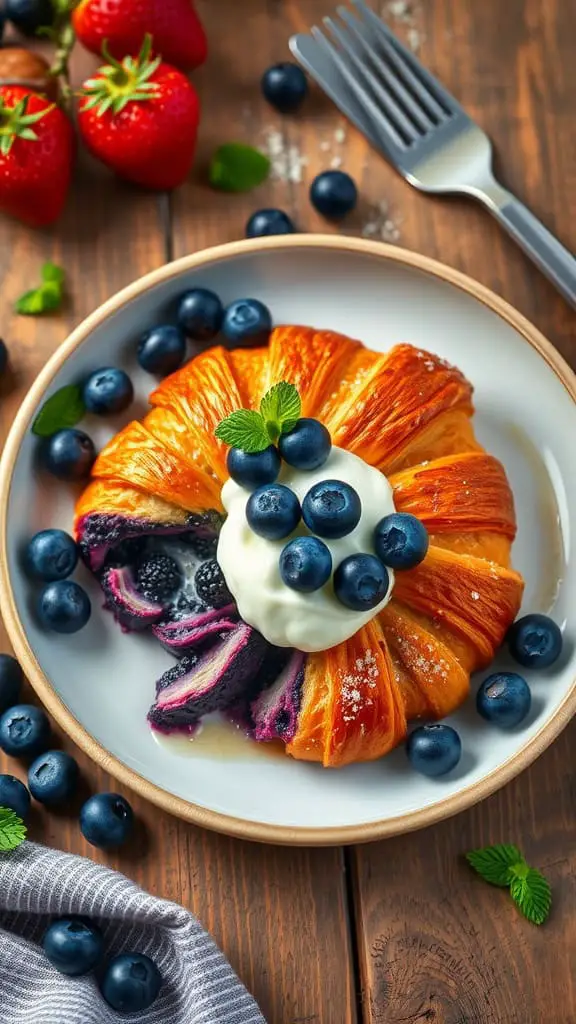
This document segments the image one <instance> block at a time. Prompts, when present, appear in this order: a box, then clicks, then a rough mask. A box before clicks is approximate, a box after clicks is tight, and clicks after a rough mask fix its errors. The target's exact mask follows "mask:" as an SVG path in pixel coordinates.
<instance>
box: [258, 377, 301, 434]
mask: <svg viewBox="0 0 576 1024" xmlns="http://www.w3.org/2000/svg"><path fill="white" fill-rule="evenodd" d="M260 413H261V414H262V416H263V418H264V421H265V423H266V429H267V431H268V435H269V437H270V439H271V440H272V441H276V440H278V437H279V436H280V434H286V433H288V431H289V430H292V429H293V427H294V426H295V425H296V422H297V420H299V419H300V415H301V413H302V402H301V401H300V395H299V394H298V391H297V389H296V388H295V387H294V385H293V384H289V383H288V382H287V381H285V380H281V381H280V382H279V383H278V384H275V385H274V387H272V388H270V390H269V391H268V392H266V394H265V395H264V398H263V399H262V401H261V402H260Z"/></svg>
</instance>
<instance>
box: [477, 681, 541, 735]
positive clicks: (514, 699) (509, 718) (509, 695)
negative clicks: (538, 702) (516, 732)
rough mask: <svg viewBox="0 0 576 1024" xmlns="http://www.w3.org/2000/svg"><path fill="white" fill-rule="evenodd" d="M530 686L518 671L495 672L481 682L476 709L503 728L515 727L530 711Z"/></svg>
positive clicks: (489, 720)
mask: <svg viewBox="0 0 576 1024" xmlns="http://www.w3.org/2000/svg"><path fill="white" fill-rule="evenodd" d="M531 703H532V695H531V693H530V687H529V686H528V683H527V682H526V680H525V679H523V678H522V676H519V675H517V673H516V672H495V673H494V674H493V675H491V676H488V678H487V679H485V680H484V682H483V683H482V684H481V686H480V688H479V690H478V693H477V694H476V709H477V711H478V713H479V714H480V715H482V718H485V719H486V721H487V722H492V723H493V724H494V725H497V726H499V727H500V728H501V729H513V728H514V727H515V726H516V725H519V724H520V722H522V721H523V720H524V719H525V718H526V715H527V714H528V712H529V711H530V705H531Z"/></svg>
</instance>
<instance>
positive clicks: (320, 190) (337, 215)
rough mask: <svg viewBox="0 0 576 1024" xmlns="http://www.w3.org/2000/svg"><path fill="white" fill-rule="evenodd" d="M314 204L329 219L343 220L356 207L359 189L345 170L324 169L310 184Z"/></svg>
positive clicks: (311, 198)
mask: <svg viewBox="0 0 576 1024" xmlns="http://www.w3.org/2000/svg"><path fill="white" fill-rule="evenodd" d="M310 200H311V202H312V206H314V207H315V209H316V210H318V213H321V214H322V216H323V217H327V218H328V219H329V220H341V218H342V217H345V216H346V214H347V213H350V211H351V210H353V209H354V207H355V206H356V203H357V201H358V189H357V188H356V185H355V184H354V182H353V180H352V178H351V177H350V175H349V174H346V172H345V171H322V174H318V175H317V176H316V177H315V178H314V181H313V182H312V184H311V186H310Z"/></svg>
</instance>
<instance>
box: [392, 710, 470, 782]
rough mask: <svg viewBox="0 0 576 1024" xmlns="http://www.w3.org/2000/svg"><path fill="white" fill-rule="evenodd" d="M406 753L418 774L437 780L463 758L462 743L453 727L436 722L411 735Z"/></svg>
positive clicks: (418, 729)
mask: <svg viewBox="0 0 576 1024" xmlns="http://www.w3.org/2000/svg"><path fill="white" fill-rule="evenodd" d="M406 753H407V754H408V759H409V761H410V764H411V765H412V767H413V768H415V769H416V771H417V772H420V774H421V775H428V776H429V777H430V778H436V777H437V776H439V775H446V774H447V772H450V771H452V769H453V768H455V767H456V765H457V764H458V762H459V761H460V758H461V756H462V741H461V739H460V736H459V735H458V733H457V732H456V730H455V729H453V728H452V726H450V725H444V724H443V723H442V722H434V723H433V724H431V725H420V726H418V728H417V729H414V730H413V732H411V733H410V735H409V737H408V740H407V743H406Z"/></svg>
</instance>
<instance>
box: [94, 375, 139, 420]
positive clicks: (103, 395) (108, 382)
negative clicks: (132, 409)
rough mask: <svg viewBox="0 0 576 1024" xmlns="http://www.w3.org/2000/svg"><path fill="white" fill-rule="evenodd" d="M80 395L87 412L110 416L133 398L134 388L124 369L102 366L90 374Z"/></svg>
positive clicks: (121, 409)
mask: <svg viewBox="0 0 576 1024" xmlns="http://www.w3.org/2000/svg"><path fill="white" fill-rule="evenodd" d="M82 397H83V399H84V405H85V406H86V408H87V410H88V412H93V413H96V415H97V416H112V415H114V414H115V413H119V412H124V410H125V409H127V408H128V406H129V405H130V403H131V402H132V400H133V398H134V388H133V386H132V381H131V380H130V377H129V376H128V374H127V373H125V372H124V370H119V369H118V368H117V367H115V366H104V367H103V368H102V369H101V370H95V372H94V373H91V374H90V376H89V377H88V380H87V381H86V383H85V385H84V388H83V391H82Z"/></svg>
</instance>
